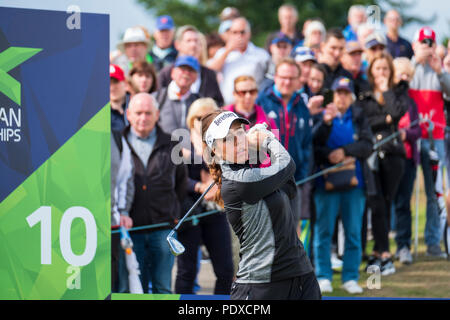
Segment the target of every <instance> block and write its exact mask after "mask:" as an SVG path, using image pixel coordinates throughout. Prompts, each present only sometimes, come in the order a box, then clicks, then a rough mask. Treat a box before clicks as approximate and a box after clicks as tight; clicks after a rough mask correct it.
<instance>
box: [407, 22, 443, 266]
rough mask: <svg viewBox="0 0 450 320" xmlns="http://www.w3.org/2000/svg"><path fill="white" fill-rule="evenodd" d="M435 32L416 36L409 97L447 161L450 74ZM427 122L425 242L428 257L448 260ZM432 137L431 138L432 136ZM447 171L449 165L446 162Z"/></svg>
mask: <svg viewBox="0 0 450 320" xmlns="http://www.w3.org/2000/svg"><path fill="white" fill-rule="evenodd" d="M435 49H436V33H435V32H434V30H433V29H431V28H430V27H423V28H421V29H419V30H418V31H417V32H416V34H415V37H414V42H413V50H414V57H413V58H412V62H413V64H414V66H415V73H414V77H413V79H412V81H411V82H410V90H409V93H410V96H411V97H412V98H413V99H414V101H415V102H416V104H417V108H418V110H419V114H420V115H421V116H422V117H423V118H425V119H429V120H431V121H432V122H433V124H434V130H433V131H432V135H433V137H432V139H434V145H435V149H436V151H437V153H438V155H439V159H440V160H441V161H442V162H443V163H444V162H445V153H444V152H445V151H444V138H445V125H446V123H445V115H444V99H443V95H444V94H447V95H449V94H450V74H448V73H447V72H445V71H443V70H442V63H441V59H440V58H439V57H438V55H437V54H436V51H435ZM428 126H429V124H428V123H427V122H423V123H422V124H421V127H422V138H421V139H420V161H421V165H422V172H423V175H424V180H425V191H426V194H427V213H426V215H427V219H426V224H425V243H426V245H427V254H428V255H429V256H433V257H438V258H439V257H445V253H443V252H442V250H441V248H440V236H441V235H440V231H439V229H440V228H439V210H438V207H437V201H436V196H435V185H434V183H433V179H432V172H431V168H430V156H429V150H430V143H429V139H428V138H429V136H428V130H427V129H428ZM430 138H431V137H430ZM446 165H447V168H448V165H449V163H446Z"/></svg>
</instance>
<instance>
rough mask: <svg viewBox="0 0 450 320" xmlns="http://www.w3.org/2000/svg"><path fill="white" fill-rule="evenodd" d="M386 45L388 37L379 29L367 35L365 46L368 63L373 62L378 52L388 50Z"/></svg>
mask: <svg viewBox="0 0 450 320" xmlns="http://www.w3.org/2000/svg"><path fill="white" fill-rule="evenodd" d="M386 45H387V42H386V37H385V35H384V34H382V33H381V32H379V31H374V32H372V33H371V34H370V35H369V36H367V38H366V42H365V44H364V47H365V49H366V50H365V53H366V59H367V62H368V64H370V63H371V62H372V60H373V58H374V57H375V56H376V55H377V54H378V52H380V51H384V50H386Z"/></svg>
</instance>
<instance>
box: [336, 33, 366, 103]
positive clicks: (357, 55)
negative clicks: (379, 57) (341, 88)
mask: <svg viewBox="0 0 450 320" xmlns="http://www.w3.org/2000/svg"><path fill="white" fill-rule="evenodd" d="M363 52H364V50H363V48H362V47H361V45H360V44H359V42H358V41H347V43H346V44H345V50H344V55H343V56H342V58H341V63H342V66H343V67H344V69H346V70H348V71H349V72H350V73H351V74H352V80H353V84H354V87H355V95H356V96H357V97H358V96H359V94H360V93H362V92H365V91H368V90H370V85H369V82H368V81H367V75H366V73H365V69H364V67H363V61H362V55H363Z"/></svg>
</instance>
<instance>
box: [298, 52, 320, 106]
mask: <svg viewBox="0 0 450 320" xmlns="http://www.w3.org/2000/svg"><path fill="white" fill-rule="evenodd" d="M294 60H295V62H296V63H297V64H298V65H299V66H300V70H301V71H302V73H301V75H300V89H299V92H300V93H301V94H303V95H304V97H305V98H306V99H307V100H309V98H310V97H311V96H312V95H313V94H312V92H311V90H310V89H309V87H308V79H309V75H310V73H311V67H312V66H313V65H314V64H315V63H317V59H316V55H315V54H314V51H312V50H311V49H310V48H308V47H301V46H300V47H296V48H295V50H294ZM305 103H306V104H307V103H308V102H307V101H306V102H305Z"/></svg>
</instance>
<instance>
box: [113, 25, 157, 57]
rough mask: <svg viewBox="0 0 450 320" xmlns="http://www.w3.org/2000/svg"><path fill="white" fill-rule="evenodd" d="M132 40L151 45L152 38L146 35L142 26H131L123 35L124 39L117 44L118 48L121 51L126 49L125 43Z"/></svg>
mask: <svg viewBox="0 0 450 320" xmlns="http://www.w3.org/2000/svg"><path fill="white" fill-rule="evenodd" d="M132 42H144V43H145V44H147V45H149V44H150V40H149V39H148V38H147V37H146V36H145V32H144V30H142V29H141V28H140V27H131V28H128V29H127V30H125V34H124V35H123V39H122V41H121V42H120V43H119V44H118V45H117V48H118V49H119V50H121V51H123V49H124V45H125V44H126V43H132Z"/></svg>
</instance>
